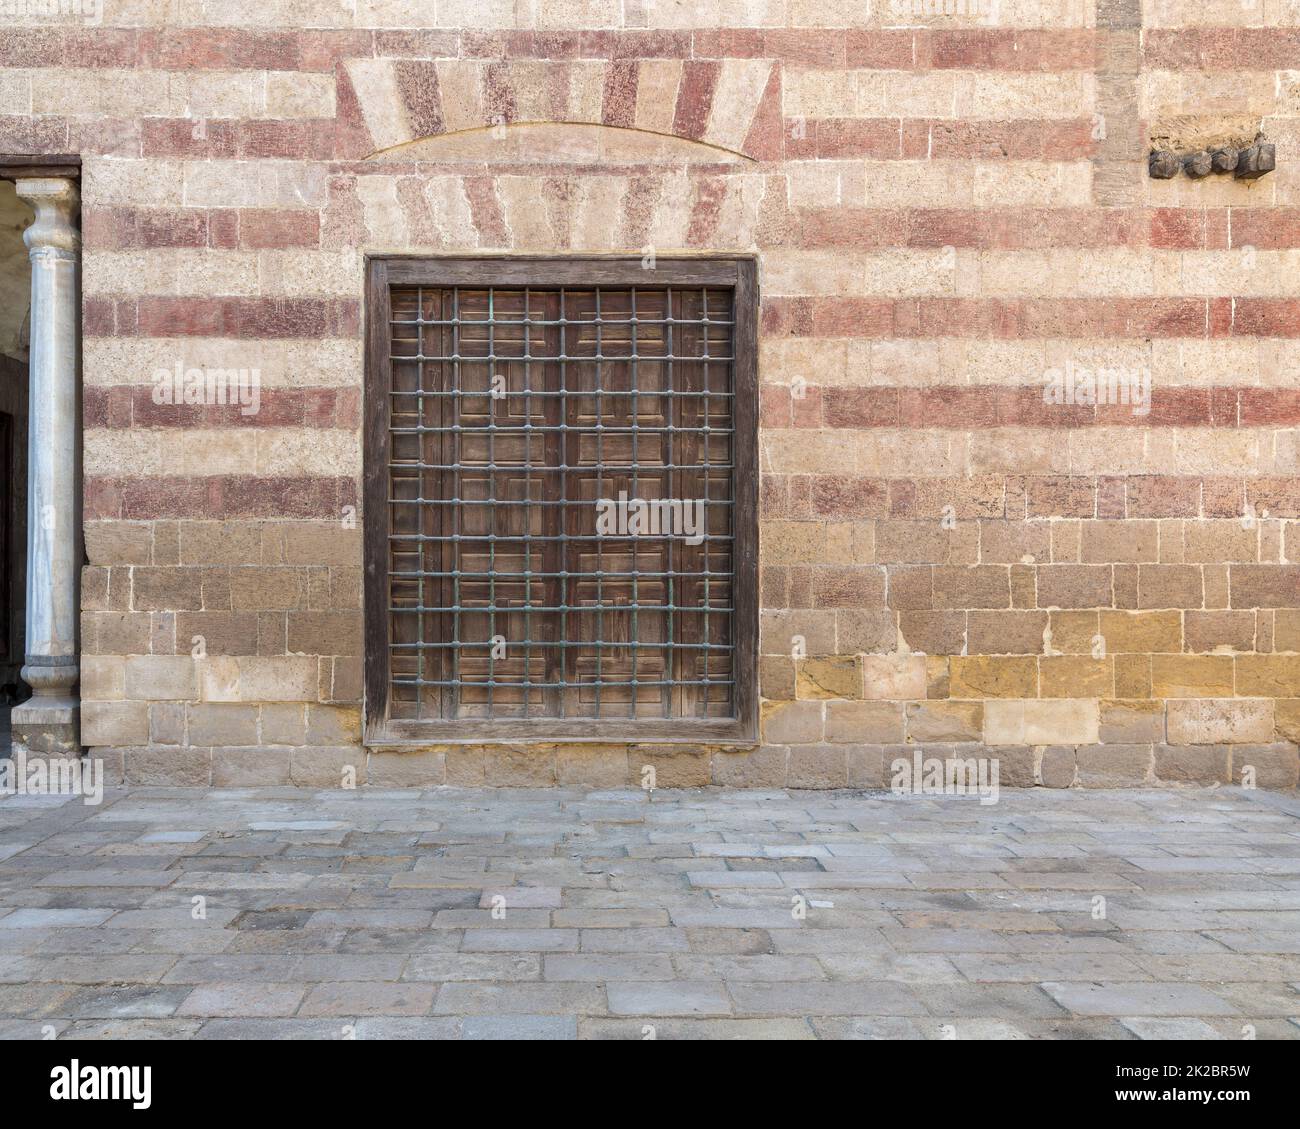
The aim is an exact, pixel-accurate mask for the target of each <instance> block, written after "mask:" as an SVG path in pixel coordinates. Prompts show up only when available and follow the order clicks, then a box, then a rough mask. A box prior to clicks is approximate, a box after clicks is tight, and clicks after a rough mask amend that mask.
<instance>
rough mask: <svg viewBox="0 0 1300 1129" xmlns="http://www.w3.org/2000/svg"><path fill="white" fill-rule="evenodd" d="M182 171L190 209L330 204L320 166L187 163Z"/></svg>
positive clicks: (325, 174) (277, 162)
mask: <svg viewBox="0 0 1300 1129" xmlns="http://www.w3.org/2000/svg"><path fill="white" fill-rule="evenodd" d="M183 169H184V178H185V186H184V199H183V203H184V204H185V205H186V206H187V207H207V208H320V207H324V206H325V205H326V204H327V203H328V202H329V172H328V170H327V168H326V166H325V165H323V164H320V163H313V162H307V161H287V160H266V161H261V160H257V161H224V160H223V161H186V162H185V163H184V166H183ZM361 179H365V178H361Z"/></svg>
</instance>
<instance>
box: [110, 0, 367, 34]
mask: <svg viewBox="0 0 1300 1129" xmlns="http://www.w3.org/2000/svg"><path fill="white" fill-rule="evenodd" d="M117 2H118V0H114V4H105V8H112V7H113V6H114V5H115V4H116V3H117ZM134 2H136V3H140V2H142V0H134ZM143 2H145V3H148V2H149V0H143ZM369 2H376V3H378V2H384V0H356V4H357V5H360V4H362V3H369ZM181 3H182V5H183V10H184V15H183V17H182V21H181V22H182V23H183V24H186V25H191V26H199V27H204V26H215V27H271V28H299V27H301V28H329V27H335V28H337V27H351V26H352V24H353V18H354V11H355V9H354V7H353V5H352V4H351V3H348V4H344V3H340V4H339V5H338V6H337V9H336V7H335V5H333V4H329V3H327V4H321V3H320V0H222V3H221V5H220V6H214V5H213V4H211V3H206V2H198V0H181ZM171 16H172V18H171V19H163V20H160V21H158V22H161V23H168V24H170V23H175V22H176V10H175V0H172V5H171ZM151 22H152V21H151ZM357 22H358V24H359V26H370V25H363V24H360V20H359V19H358V21H357Z"/></svg>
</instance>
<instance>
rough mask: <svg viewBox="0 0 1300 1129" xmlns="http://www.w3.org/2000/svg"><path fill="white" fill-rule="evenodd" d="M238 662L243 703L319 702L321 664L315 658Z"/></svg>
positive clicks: (252, 659)
mask: <svg viewBox="0 0 1300 1129" xmlns="http://www.w3.org/2000/svg"><path fill="white" fill-rule="evenodd" d="M236 661H237V662H238V664H239V700H240V701H244V702H313V701H315V700H316V698H317V690H318V680H319V665H320V663H319V660H318V659H317V658H315V657H314V656H304V655H290V656H287V657H251V656H249V657H243V656H241V657H240V658H239V659H238V660H236Z"/></svg>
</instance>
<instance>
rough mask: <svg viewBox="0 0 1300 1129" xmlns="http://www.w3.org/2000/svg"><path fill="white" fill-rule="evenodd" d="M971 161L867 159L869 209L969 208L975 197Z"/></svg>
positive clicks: (866, 203) (866, 199)
mask: <svg viewBox="0 0 1300 1129" xmlns="http://www.w3.org/2000/svg"><path fill="white" fill-rule="evenodd" d="M978 167H979V166H977V165H975V164H973V163H972V162H971V161H867V162H866V196H865V199H864V200H863V203H864V204H865V206H866V207H868V208H966V207H969V206H970V205H971V203H972V202H973V201H974V198H975V184H976V176H975V174H976V170H977V168H978Z"/></svg>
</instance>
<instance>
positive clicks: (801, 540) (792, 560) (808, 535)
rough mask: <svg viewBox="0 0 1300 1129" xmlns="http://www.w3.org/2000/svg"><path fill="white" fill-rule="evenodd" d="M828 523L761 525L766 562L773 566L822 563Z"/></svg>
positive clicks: (759, 536)
mask: <svg viewBox="0 0 1300 1129" xmlns="http://www.w3.org/2000/svg"><path fill="white" fill-rule="evenodd" d="M825 537H826V523H825V522H821V521H763V522H759V527H758V540H759V545H760V546H761V551H762V554H763V561H764V562H765V563H766V564H771V565H791V564H814V563H816V562H817V561H820V560H822V559H823V549H824V544H823V542H824V540H825Z"/></svg>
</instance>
